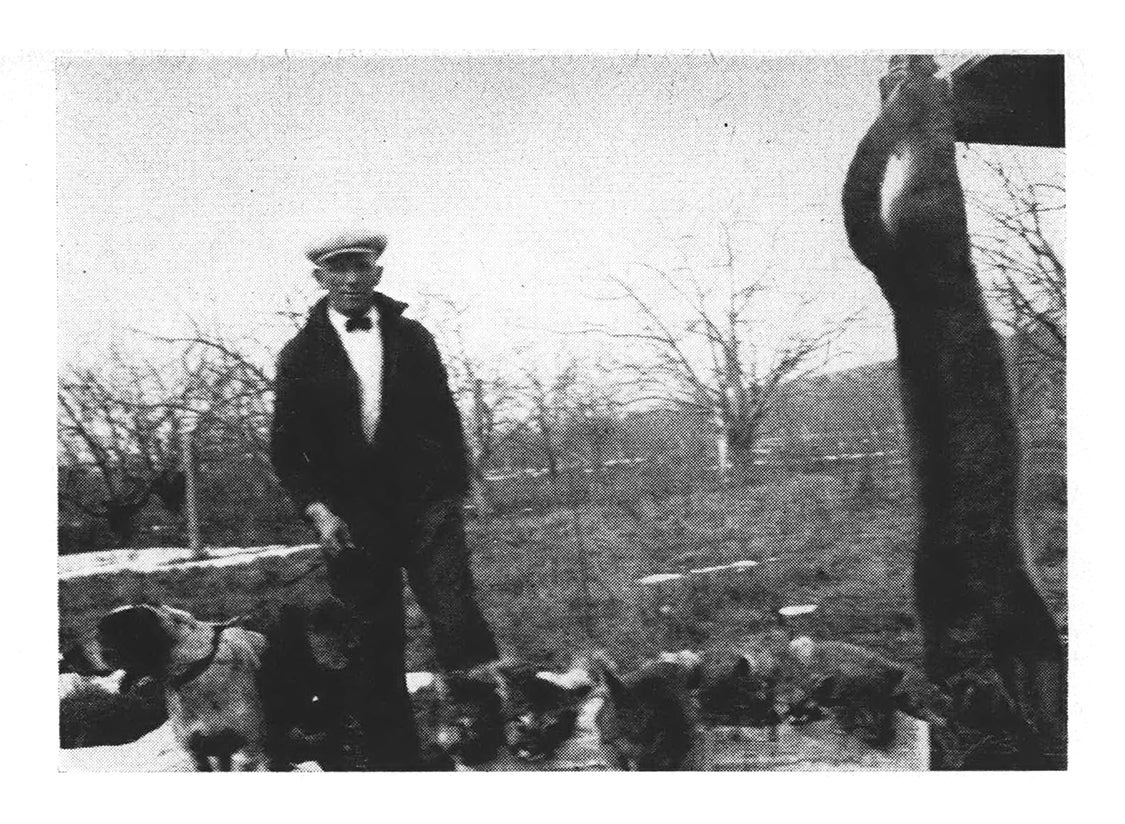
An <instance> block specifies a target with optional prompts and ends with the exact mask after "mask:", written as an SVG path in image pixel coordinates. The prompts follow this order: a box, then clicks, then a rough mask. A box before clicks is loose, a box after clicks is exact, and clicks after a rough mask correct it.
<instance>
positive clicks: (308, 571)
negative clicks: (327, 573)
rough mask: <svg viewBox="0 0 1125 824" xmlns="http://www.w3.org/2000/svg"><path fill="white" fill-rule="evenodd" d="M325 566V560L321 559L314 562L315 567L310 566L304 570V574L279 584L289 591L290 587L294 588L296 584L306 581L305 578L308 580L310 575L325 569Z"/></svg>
mask: <svg viewBox="0 0 1125 824" xmlns="http://www.w3.org/2000/svg"><path fill="white" fill-rule="evenodd" d="M324 566H325V562H324V559H323V558H321V559H320V560H319V561H316V562H314V563H313V565H312V566H310V567H309V568H308V569H306V570H304V571H303V572H298V573H297V574H296V575H294V576H293V577H292V578H289V579H288V580H285V581H282V582H281V583H279V584H278V586H279V587H282V588H284V589H288V588H289V587H291V586H293V585H294V584H297V583H300V582H301V581H303V580H305V578H308V577H309V576H310V575H312V574H313V573H314V572H316V571H317V570H319V569H323V568H324Z"/></svg>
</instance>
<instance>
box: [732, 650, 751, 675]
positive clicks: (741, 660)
mask: <svg viewBox="0 0 1125 824" xmlns="http://www.w3.org/2000/svg"><path fill="white" fill-rule="evenodd" d="M749 675H750V660H749V659H748V658H747V657H746V656H745V655H740V656H738V660H737V661H735V662H734V677H735V678H747V677H749Z"/></svg>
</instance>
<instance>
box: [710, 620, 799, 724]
mask: <svg viewBox="0 0 1125 824" xmlns="http://www.w3.org/2000/svg"><path fill="white" fill-rule="evenodd" d="M788 641H789V635H788V633H786V632H784V631H782V630H769V631H767V632H764V633H759V634H757V635H751V636H748V637H747V638H745V639H743V640H742V641H741V642H740V643H739V644H737V645H736V646H735V647H734V648H733V649H728V650H725V651H724V652H725V653H726V655H724V657H725V658H727V656H729V654H730V653H733V654H734V661H733V663H732V664H729V665H727V666H726V668H725V669H724V670H723V671H721V672H719V673H717V674H714V675H713V676H712V677H710V678H707V679H706V683H704V684H702V685H701V688H700V690H699V703H700V710H701V712H702V714H703V716H704V717H705V718H706V719H707V720H708V721H710V722H712V723H715V724H722V725H730V726H748V727H770V728H771V731H772V737H774V738H776V735H777V726H778V724H780V723H781V715H780V713H779V712H778V708H777V704H778V682H779V680H780V678H781V668H782V664H783V661H784V660H785V657H786V653H787V650H786V645H787V643H788ZM727 660H728V661H729V658H727Z"/></svg>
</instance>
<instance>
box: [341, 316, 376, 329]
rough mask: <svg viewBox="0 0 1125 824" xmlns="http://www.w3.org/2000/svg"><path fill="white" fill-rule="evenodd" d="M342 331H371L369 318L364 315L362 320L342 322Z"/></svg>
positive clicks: (353, 319)
mask: <svg viewBox="0 0 1125 824" xmlns="http://www.w3.org/2000/svg"><path fill="white" fill-rule="evenodd" d="M344 329H345V331H348V332H354V331H355V330H356V329H358V330H359V331H361V332H370V331H371V318H370V317H368V316H367V315H364V316H363V317H362V318H348V319H347V320H346V321H345V322H344Z"/></svg>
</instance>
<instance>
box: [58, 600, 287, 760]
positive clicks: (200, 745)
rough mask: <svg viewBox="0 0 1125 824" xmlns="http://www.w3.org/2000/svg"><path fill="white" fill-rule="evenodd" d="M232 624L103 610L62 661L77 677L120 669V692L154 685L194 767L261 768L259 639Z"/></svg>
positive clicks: (163, 612)
mask: <svg viewBox="0 0 1125 824" xmlns="http://www.w3.org/2000/svg"><path fill="white" fill-rule="evenodd" d="M234 623H236V622H233V621H231V622H226V623H215V622H210V621H201V620H199V619H198V618H196V617H195V616H193V615H191V614H190V613H188V612H185V611H183V610H180V609H175V608H174V607H169V606H165V605H162V604H161V605H151V604H133V605H129V606H124V607H119V608H118V609H115V610H113V611H112V612H110V613H108V614H106V615H105V616H104V617H103V618H102V619H101V620H100V621H99V622H98V626H97V630H96V632H95V633H93V635H92V637H91V638H89V639H88V640H86V641H85V642H82V643H80V644H78V645H77V646H76V647H74V648H73V649H71V650H70V651H69V652H68V653H67V655H66V656H65V659H66V663H67V664H68V665H69V668H71V669H74V670H75V671H77V672H79V673H81V674H84V675H108V674H110V673H113V672H115V671H117V670H124V671H125V675H124V680H123V684H122V690H126V689H128V686H129V685H130V684H132V683H134V682H135V681H136V680H138V679H140V678H145V677H148V678H152V679H154V680H156V681H157V682H159V683H160V684H161V685H162V686H163V688H164V695H165V701H166V703H167V706H168V717H169V723H171V725H172V730H173V732H174V734H175V736H176V739H177V740H178V741H179V742H180V744H181V745H182V746H183V747H184V749H185V750H187V752H188V753H190V755H191V757H192V759H193V761H194V762H195V765H196V768H197V769H199V770H201V771H208V772H209V771H211V770H212V769H215V768H217V769H218V770H220V771H228V770H231V769H232V768H234V769H239V770H259V769H265V768H266V758H265V753H264V750H263V745H264V736H265V733H264V721H263V715H262V703H261V699H260V697H259V693H258V684H257V672H258V669H259V667H260V663H261V656H262V653H263V652H264V650H265V647H266V639H265V636H263V635H262V634H260V633H257V632H251V631H248V630H244V629H241V628H238V627H234V626H232V624H234Z"/></svg>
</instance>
